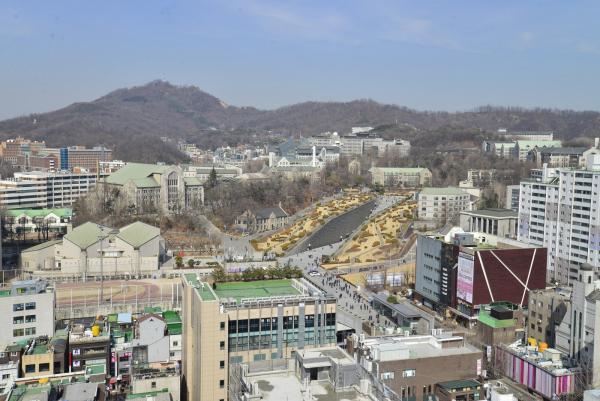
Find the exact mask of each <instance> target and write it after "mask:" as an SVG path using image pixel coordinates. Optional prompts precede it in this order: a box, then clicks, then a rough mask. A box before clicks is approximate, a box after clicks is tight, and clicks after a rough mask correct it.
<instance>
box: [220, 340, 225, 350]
mask: <svg viewBox="0 0 600 401" xmlns="http://www.w3.org/2000/svg"><path fill="white" fill-rule="evenodd" d="M219 349H220V350H221V351H223V350H224V349H225V341H219Z"/></svg>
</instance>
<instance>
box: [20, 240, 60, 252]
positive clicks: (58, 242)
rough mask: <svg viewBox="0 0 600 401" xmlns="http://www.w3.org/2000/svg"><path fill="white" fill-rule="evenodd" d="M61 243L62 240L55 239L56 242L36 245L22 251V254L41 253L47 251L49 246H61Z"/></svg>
mask: <svg viewBox="0 0 600 401" xmlns="http://www.w3.org/2000/svg"><path fill="white" fill-rule="evenodd" d="M61 242H62V240H60V239H55V240H52V241H46V242H42V243H41V244H37V245H34V246H32V247H30V248H27V249H25V250H23V251H21V253H23V252H34V251H39V250H41V249H46V248H48V247H49V246H54V245H56V244H60V243H61Z"/></svg>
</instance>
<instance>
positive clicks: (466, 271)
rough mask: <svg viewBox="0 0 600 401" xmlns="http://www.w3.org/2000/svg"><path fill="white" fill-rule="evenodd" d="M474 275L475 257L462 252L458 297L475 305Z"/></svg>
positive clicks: (457, 283) (457, 287)
mask: <svg viewBox="0 0 600 401" xmlns="http://www.w3.org/2000/svg"><path fill="white" fill-rule="evenodd" d="M473 274H474V262H473V256H471V255H468V254H465V253H462V252H461V253H460V254H459V255H458V274H457V279H456V296H457V297H458V298H460V299H462V300H463V301H466V302H468V303H470V304H472V303H473Z"/></svg>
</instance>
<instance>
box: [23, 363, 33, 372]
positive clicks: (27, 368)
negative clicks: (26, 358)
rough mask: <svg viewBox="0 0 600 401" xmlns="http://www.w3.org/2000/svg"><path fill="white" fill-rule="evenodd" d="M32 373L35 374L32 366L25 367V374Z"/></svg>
mask: <svg viewBox="0 0 600 401" xmlns="http://www.w3.org/2000/svg"><path fill="white" fill-rule="evenodd" d="M34 372H35V365H34V364H30V365H25V373H34Z"/></svg>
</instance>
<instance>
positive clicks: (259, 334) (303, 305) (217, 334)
mask: <svg viewBox="0 0 600 401" xmlns="http://www.w3.org/2000/svg"><path fill="white" fill-rule="evenodd" d="M182 314H183V349H182V353H183V378H182V389H183V393H184V394H183V397H184V399H188V400H198V401H209V400H210V401H215V400H216V401H218V400H225V399H227V388H228V376H229V375H228V371H229V368H230V366H231V365H233V364H237V363H243V362H249V361H261V360H271V359H280V358H290V357H291V356H292V355H293V353H294V352H295V351H296V350H298V349H304V348H312V347H319V346H323V345H335V343H336V328H335V320H336V319H335V315H336V302H335V299H334V298H329V297H327V296H326V295H325V294H324V293H323V292H322V291H321V290H319V289H317V288H316V287H314V286H313V285H312V284H310V283H309V282H308V281H305V280H304V279H292V280H266V281H264V280H263V281H256V282H251V283H243V282H242V283H235V282H234V283H222V284H216V285H215V288H214V289H213V288H212V286H211V285H210V284H208V283H205V282H202V281H200V280H199V278H198V277H197V276H196V275H195V274H185V275H184V277H183V311H182Z"/></svg>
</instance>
